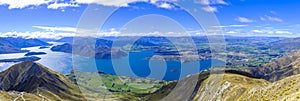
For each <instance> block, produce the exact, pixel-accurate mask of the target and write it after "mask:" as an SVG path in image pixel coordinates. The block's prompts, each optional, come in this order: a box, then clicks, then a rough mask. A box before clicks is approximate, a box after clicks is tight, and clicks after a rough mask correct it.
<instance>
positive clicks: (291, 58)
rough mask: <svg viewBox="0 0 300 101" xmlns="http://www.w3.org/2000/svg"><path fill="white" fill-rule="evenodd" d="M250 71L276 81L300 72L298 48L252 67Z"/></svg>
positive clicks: (260, 76) (257, 75) (299, 52)
mask: <svg viewBox="0 0 300 101" xmlns="http://www.w3.org/2000/svg"><path fill="white" fill-rule="evenodd" d="M250 72H251V73H252V74H253V75H254V76H256V77H259V78H263V79H266V80H268V81H278V80H280V79H283V78H286V77H288V76H292V75H296V74H300V50H299V51H295V52H292V53H289V54H286V55H285V56H283V57H280V58H278V59H276V60H273V61H271V62H270V63H267V64H265V65H263V66H262V67H257V68H252V69H251V70H250Z"/></svg>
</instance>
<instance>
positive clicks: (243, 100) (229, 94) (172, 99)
mask: <svg viewBox="0 0 300 101" xmlns="http://www.w3.org/2000/svg"><path fill="white" fill-rule="evenodd" d="M200 75H201V74H200ZM197 76H199V75H194V76H191V77H188V78H186V79H183V80H180V81H178V82H171V83H169V84H167V85H166V86H164V87H163V88H162V89H160V90H158V91H157V92H155V93H153V94H151V95H149V96H147V97H146V98H145V99H144V100H148V101H158V100H162V101H186V100H189V101H190V100H192V101H296V100H300V82H299V81H300V79H299V77H300V74H299V75H294V76H291V77H288V78H285V79H282V80H279V81H277V82H274V83H271V82H269V81H266V80H264V79H257V78H252V77H248V76H245V75H241V74H234V73H225V74H212V75H210V76H205V75H203V74H202V75H201V76H199V77H200V78H198V81H197V82H198V83H197V85H196V86H191V85H192V84H193V83H194V84H195V81H192V82H191V81H190V80H192V79H195V78H197ZM187 81H188V82H187ZM179 82H185V83H179ZM178 84H179V85H178ZM182 84H184V85H182ZM175 86H177V87H176V88H175ZM181 86H182V87H181ZM190 88H191V89H192V88H193V89H194V90H192V91H193V92H189V91H191V90H190Z"/></svg>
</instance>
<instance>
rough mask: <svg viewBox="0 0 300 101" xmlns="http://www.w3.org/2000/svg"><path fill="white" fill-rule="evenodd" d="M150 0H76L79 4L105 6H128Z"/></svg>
mask: <svg viewBox="0 0 300 101" xmlns="http://www.w3.org/2000/svg"><path fill="white" fill-rule="evenodd" d="M137 1H149V0H75V1H74V2H76V3H79V4H99V5H104V6H117V7H119V6H128V3H132V2H137Z"/></svg>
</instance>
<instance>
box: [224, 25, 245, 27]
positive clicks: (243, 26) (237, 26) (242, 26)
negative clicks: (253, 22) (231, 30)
mask: <svg viewBox="0 0 300 101" xmlns="http://www.w3.org/2000/svg"><path fill="white" fill-rule="evenodd" d="M229 26H230V27H247V26H248V25H229Z"/></svg>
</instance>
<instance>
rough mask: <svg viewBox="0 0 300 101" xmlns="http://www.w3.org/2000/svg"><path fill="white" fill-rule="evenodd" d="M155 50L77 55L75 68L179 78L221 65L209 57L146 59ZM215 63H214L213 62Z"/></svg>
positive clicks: (163, 78) (218, 61)
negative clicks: (106, 55)
mask: <svg viewBox="0 0 300 101" xmlns="http://www.w3.org/2000/svg"><path fill="white" fill-rule="evenodd" d="M148 56H153V51H142V52H130V53H129V55H128V56H127V57H122V58H118V59H112V60H110V59H91V58H86V57H81V56H75V57H74V59H75V60H74V61H76V63H74V65H75V66H74V69H77V70H81V71H87V72H92V71H97V70H98V71H102V72H105V73H108V74H114V75H122V76H133V77H146V78H155V79H159V80H168V81H169V80H178V79H181V78H185V77H187V76H188V75H191V74H196V73H199V72H201V71H202V70H204V69H207V68H210V67H214V66H221V65H224V64H225V63H224V62H223V61H220V60H215V59H209V60H202V61H196V62H187V63H181V62H179V61H161V60H146V59H145V58H146V57H148ZM212 63H213V64H212Z"/></svg>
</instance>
